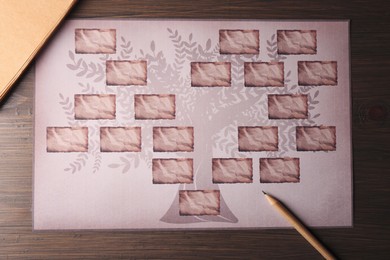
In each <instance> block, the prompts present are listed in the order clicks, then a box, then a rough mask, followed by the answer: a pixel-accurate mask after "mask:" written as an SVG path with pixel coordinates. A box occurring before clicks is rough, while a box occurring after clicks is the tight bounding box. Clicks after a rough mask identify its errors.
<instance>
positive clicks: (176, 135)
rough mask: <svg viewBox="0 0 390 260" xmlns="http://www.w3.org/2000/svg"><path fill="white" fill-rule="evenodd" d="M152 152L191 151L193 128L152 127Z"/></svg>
mask: <svg viewBox="0 0 390 260" xmlns="http://www.w3.org/2000/svg"><path fill="white" fill-rule="evenodd" d="M153 151H154V152H193V151H194V128H193V127H187V126H178V127H153Z"/></svg>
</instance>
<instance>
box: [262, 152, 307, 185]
mask: <svg viewBox="0 0 390 260" xmlns="http://www.w3.org/2000/svg"><path fill="white" fill-rule="evenodd" d="M299 178H300V166H299V158H260V182H261V183H285V182H299V181H300V179H299Z"/></svg>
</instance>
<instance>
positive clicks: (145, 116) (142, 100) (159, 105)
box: [134, 94, 176, 120]
mask: <svg viewBox="0 0 390 260" xmlns="http://www.w3.org/2000/svg"><path fill="white" fill-rule="evenodd" d="M134 111H135V119H142V120H157V119H175V117H176V96H175V95H170V94H145V95H144V94H142V95H138V94H137V95H134Z"/></svg>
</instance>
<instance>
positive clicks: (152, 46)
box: [150, 41, 156, 52]
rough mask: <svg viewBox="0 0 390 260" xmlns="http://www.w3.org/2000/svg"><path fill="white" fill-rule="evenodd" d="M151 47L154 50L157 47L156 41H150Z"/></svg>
mask: <svg viewBox="0 0 390 260" xmlns="http://www.w3.org/2000/svg"><path fill="white" fill-rule="evenodd" d="M150 49H151V50H152V51H153V52H154V50H155V49H156V45H155V43H154V41H152V42H151V43H150Z"/></svg>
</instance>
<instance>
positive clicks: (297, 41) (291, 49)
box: [277, 30, 317, 55]
mask: <svg viewBox="0 0 390 260" xmlns="http://www.w3.org/2000/svg"><path fill="white" fill-rule="evenodd" d="M277 41H278V43H277V45H278V54H282V55H288V54H316V53H317V31H314V30H278V31H277Z"/></svg>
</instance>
